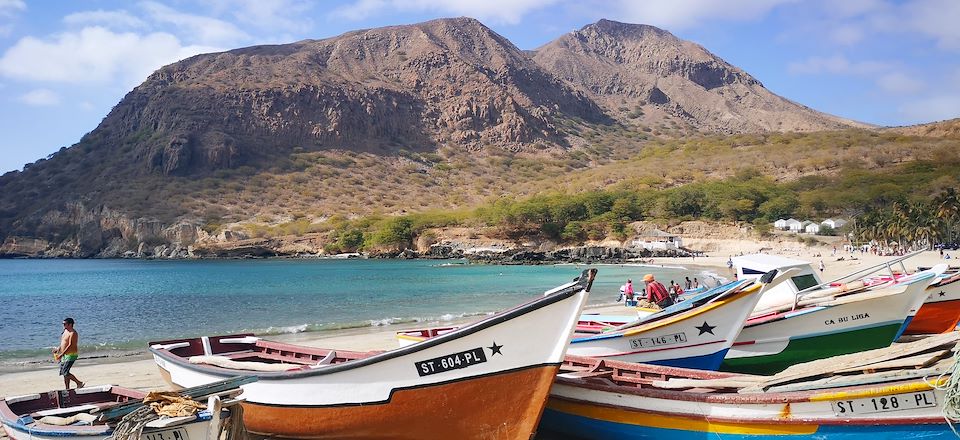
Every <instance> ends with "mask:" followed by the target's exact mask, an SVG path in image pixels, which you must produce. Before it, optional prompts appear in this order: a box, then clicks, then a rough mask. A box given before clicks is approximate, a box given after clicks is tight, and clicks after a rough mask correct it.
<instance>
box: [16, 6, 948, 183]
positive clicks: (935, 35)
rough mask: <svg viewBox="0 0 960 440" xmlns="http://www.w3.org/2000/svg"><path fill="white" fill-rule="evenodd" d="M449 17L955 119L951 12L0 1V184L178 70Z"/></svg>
mask: <svg viewBox="0 0 960 440" xmlns="http://www.w3.org/2000/svg"><path fill="white" fill-rule="evenodd" d="M458 16H468V17H473V18H476V19H478V20H480V21H481V22H483V23H484V24H486V25H487V26H489V27H490V28H492V29H493V30H494V31H496V32H497V33H499V34H501V35H503V36H505V37H507V38H508V39H509V40H510V41H512V42H513V43H514V44H515V45H516V46H517V47H519V48H521V49H536V48H537V47H539V46H541V45H543V44H545V43H547V42H549V41H551V40H553V39H555V38H557V37H559V36H561V35H563V34H564V33H566V32H570V31H573V30H576V29H580V28H582V27H583V26H585V25H587V24H590V23H593V22H595V21H597V20H599V19H601V18H606V19H610V20H615V21H621V22H626V23H642V24H650V25H654V26H658V27H661V28H663V29H666V30H668V31H670V32H672V33H673V34H675V35H677V36H678V37H680V38H683V39H686V40H691V41H694V42H696V43H699V44H700V45H702V46H704V47H705V48H707V50H709V51H711V52H713V53H714V54H716V55H718V56H720V57H721V58H723V59H725V60H726V61H728V62H730V63H731V64H733V65H735V66H738V67H740V68H742V69H744V70H745V71H747V73H749V74H751V75H753V76H754V77H755V78H756V79H758V80H759V81H760V82H762V83H763V84H764V85H765V86H766V87H767V88H768V89H770V90H771V91H773V92H774V93H777V94H779V95H781V96H784V97H786V98H788V99H791V100H793V101H795V102H798V103H800V104H803V105H806V106H809V107H812V108H814V109H816V110H819V111H823V112H827V113H830V114H834V115H837V116H841V117H845V118H850V119H854V120H858V121H862V122H867V123H871V124H876V125H909V124H917V123H924V122H932V121H937V120H943V119H951V118H956V117H960V0H905V1H893V0H632V1H631V0H330V1H315V2H310V1H304V0H165V1H160V0H147V1H137V0H74V1H57V0H0V173H4V172H7V171H11V170H19V169H22V168H23V165H24V164H27V163H31V162H34V161H36V160H38V159H41V158H44V157H46V156H48V155H50V154H52V153H54V152H56V151H57V150H59V149H60V148H61V147H65V146H70V145H73V144H74V143H76V142H78V141H79V140H80V138H81V137H82V136H83V135H84V134H86V133H88V132H90V131H92V130H93V129H95V128H96V126H97V125H98V124H99V123H100V121H101V120H102V119H103V118H104V117H105V116H106V115H107V113H109V111H110V109H111V108H112V107H113V106H114V105H116V104H117V103H118V102H119V101H120V100H121V99H122V98H123V96H124V95H125V94H126V93H127V92H129V91H130V90H131V89H133V88H134V87H136V86H137V85H138V84H140V83H141V82H143V80H144V79H146V77H147V76H148V75H149V74H150V73H151V72H153V71H154V70H156V69H158V68H160V67H162V66H164V65H166V64H170V63H172V62H175V61H177V60H180V59H183V58H186V57H189V56H192V55H196V54H199V53H208V52H218V51H223V50H228V49H233V48H238V47H246V46H253V45H258V44H282V43H288V42H293V41H299V40H303V39H320V38H328V37H333V36H336V35H339V34H342V33H344V32H348V31H351V30H356V29H366V28H373V27H380V26H387V25H396V24H410V23H417V22H421V21H426V20H431V19H434V18H441V17H458Z"/></svg>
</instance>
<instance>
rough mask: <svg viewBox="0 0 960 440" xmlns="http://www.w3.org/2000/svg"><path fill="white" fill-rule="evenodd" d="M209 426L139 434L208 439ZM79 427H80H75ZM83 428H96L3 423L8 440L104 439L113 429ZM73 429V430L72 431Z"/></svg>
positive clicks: (197, 424) (202, 423)
mask: <svg viewBox="0 0 960 440" xmlns="http://www.w3.org/2000/svg"><path fill="white" fill-rule="evenodd" d="M210 427H211V422H210V420H202V421H195V422H191V423H187V424H184V425H177V426H171V427H169V428H163V429H160V428H146V429H144V430H143V434H141V435H140V439H141V440H148V439H151V438H161V437H153V436H152V435H154V434H157V433H160V432H167V436H170V433H171V432H173V431H174V430H181V431H180V432H186V434H187V438H188V439H189V440H206V439H208V438H209V437H208V436H209V435H210V433H209V429H210ZM71 428H74V429H71ZM75 428H81V429H79V430H78V429H75ZM83 428H96V427H94V426H76V427H71V426H55V427H54V426H50V427H47V428H45V429H35V428H30V427H26V426H15V425H12V424H10V425H8V424H7V423H6V422H4V424H3V431H4V432H5V433H6V434H7V437H8V438H10V440H68V439H71V438H73V439H83V440H106V439H107V438H109V437H110V436H111V435H112V434H113V430H107V431H106V432H103V433H91V432H89V431H85V430H84V429H83ZM72 431H73V432H72Z"/></svg>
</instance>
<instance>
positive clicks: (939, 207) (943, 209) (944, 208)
mask: <svg viewBox="0 0 960 440" xmlns="http://www.w3.org/2000/svg"><path fill="white" fill-rule="evenodd" d="M933 202H934V203H935V204H936V213H935V214H936V216H937V218H939V219H940V220H942V221H943V222H944V224H945V225H946V227H947V241H949V242H953V234H952V226H953V224H954V223H956V222H957V219H958V218H960V194H957V190H956V189H955V188H947V189H946V190H944V191H943V192H942V193H940V194H939V195H937V197H936V198H934V199H933Z"/></svg>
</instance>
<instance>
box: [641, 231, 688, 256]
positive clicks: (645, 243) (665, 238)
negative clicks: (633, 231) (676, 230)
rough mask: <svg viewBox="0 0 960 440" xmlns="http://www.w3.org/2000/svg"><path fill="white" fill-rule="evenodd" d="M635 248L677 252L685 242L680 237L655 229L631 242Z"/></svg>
mask: <svg viewBox="0 0 960 440" xmlns="http://www.w3.org/2000/svg"><path fill="white" fill-rule="evenodd" d="M631 244H632V245H633V247H635V248H642V249H646V250H651V251H653V250H671V249H672V250H677V249H680V248H681V247H682V246H683V241H682V240H681V238H680V236H679V235H674V234H670V233H667V232H663V231H661V230H659V229H654V230H652V231H648V232H645V233H642V234H639V236H638V237H637V238H636V239H635V240H633V242H631Z"/></svg>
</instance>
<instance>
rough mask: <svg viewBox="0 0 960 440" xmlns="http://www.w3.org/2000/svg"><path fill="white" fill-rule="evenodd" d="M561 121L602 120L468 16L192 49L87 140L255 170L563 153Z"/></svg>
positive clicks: (182, 164)
mask: <svg viewBox="0 0 960 440" xmlns="http://www.w3.org/2000/svg"><path fill="white" fill-rule="evenodd" d="M558 116H563V117H576V118H580V119H583V120H586V121H591V122H596V123H600V122H608V121H609V120H608V118H607V117H606V116H605V115H604V114H603V112H602V111H601V110H600V108H599V107H598V106H597V105H596V104H594V103H593V102H592V101H591V100H589V99H587V98H586V97H585V96H584V95H583V94H582V93H580V92H578V91H577V90H575V89H573V88H572V87H570V86H567V85H565V84H564V83H562V82H561V81H559V80H558V79H557V78H555V77H553V76H552V75H550V74H548V73H546V72H544V71H543V70H542V69H541V68H540V67H539V66H537V65H536V64H535V63H533V62H532V61H531V60H530V59H528V58H527V57H526V56H525V55H524V54H523V53H522V52H521V51H520V50H519V49H517V48H516V47H515V46H513V44H511V43H510V42H509V41H507V40H506V39H505V38H503V37H502V36H500V35H497V34H496V33H495V32H493V31H492V30H490V29H489V28H487V27H486V26H484V25H483V24H481V23H480V22H478V21H476V20H473V19H469V18H456V19H445V20H433V21H429V22H425V23H420V24H415V25H409V26H391V27H385V28H379V29H370V30H363V31H355V32H350V33H347V34H344V35H341V36H339V37H335V38H330V39H325V40H311V41H301V42H297V43H293V44H286V45H278V46H257V47H250V48H245V49H237V50H232V51H229V52H224V53H218V54H209V55H200V56H196V57H193V58H190V59H187V60H184V61H181V62H178V63H175V64H172V65H170V66H167V67H164V68H162V69H160V70H159V71H158V72H156V73H154V74H153V75H151V76H150V77H149V78H147V80H146V81H145V82H144V83H143V84H142V85H140V86H139V87H137V88H136V89H134V90H133V91H132V92H130V93H129V94H128V95H127V96H126V97H125V98H124V99H123V101H121V102H120V104H118V105H117V107H116V108H115V109H114V110H113V111H112V112H111V113H110V114H109V115H108V116H107V118H106V119H105V120H104V121H103V123H102V124H101V125H100V127H98V129H97V131H96V132H95V133H94V134H92V136H94V137H96V139H97V141H96V142H97V144H101V145H104V144H105V145H117V144H121V143H129V142H131V138H134V139H133V141H132V150H133V156H134V157H133V159H134V161H135V162H137V163H138V164H140V165H142V166H144V167H146V168H147V169H149V170H151V171H160V172H162V173H164V174H191V173H195V172H197V171H199V170H211V169H214V170H215V169H221V168H235V167H237V166H241V165H245V164H253V165H258V164H260V165H262V164H266V163H269V162H271V161H275V160H276V157H277V156H278V155H284V154H289V152H290V151H291V150H292V149H293V148H294V147H300V148H302V149H305V150H308V151H309V150H318V149H347V150H352V151H377V152H381V153H389V152H391V151H394V152H395V151H396V150H398V149H399V147H405V148H408V149H413V150H418V149H419V150H435V149H436V148H437V146H438V145H441V144H446V143H450V144H455V145H457V146H460V147H464V148H468V149H480V148H482V147H483V146H485V145H491V144H497V145H501V146H504V147H506V148H512V149H515V150H520V149H523V148H526V147H528V146H529V145H532V144H535V143H538V142H544V143H548V144H555V145H563V144H564V143H565V141H564V139H563V135H562V133H559V132H558V130H557V129H556V127H555V125H554V119H555V118H557V117H558Z"/></svg>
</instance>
